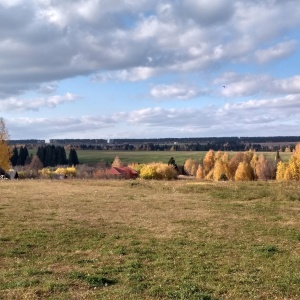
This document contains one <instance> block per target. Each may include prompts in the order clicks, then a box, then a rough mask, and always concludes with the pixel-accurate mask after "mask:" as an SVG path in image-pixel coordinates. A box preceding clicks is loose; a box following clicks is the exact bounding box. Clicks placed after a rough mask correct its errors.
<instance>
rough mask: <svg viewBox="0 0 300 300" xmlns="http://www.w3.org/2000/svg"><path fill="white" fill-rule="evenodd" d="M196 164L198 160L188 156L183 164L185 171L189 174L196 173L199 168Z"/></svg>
mask: <svg viewBox="0 0 300 300" xmlns="http://www.w3.org/2000/svg"><path fill="white" fill-rule="evenodd" d="M196 166H197V162H196V161H195V160H193V159H191V158H188V159H187V160H186V161H185V163H184V165H183V169H184V172H185V173H186V174H188V175H195V173H196V170H197V169H196Z"/></svg>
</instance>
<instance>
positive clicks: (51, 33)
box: [0, 0, 300, 140]
mask: <svg viewBox="0 0 300 300" xmlns="http://www.w3.org/2000/svg"><path fill="white" fill-rule="evenodd" d="M298 6H299V0H284V1H282V0H239V1H237V0H123V1H121V0H120V1H118V0H1V2H0V117H2V118H3V119H4V121H5V123H6V128H7V130H8V132H9V134H10V138H11V139H45V140H49V139H55V138H62V139H63V138H70V139H71V138H72V139H73V138H78V139H84V138H91V139H94V138H99V139H113V138H167V137H174V138H181V137H224V136H227V137H228V136H286V135H289V136H293V135H296V136H300V131H299V128H300V74H299V72H300V45H299V41H300V9H299V8H298Z"/></svg>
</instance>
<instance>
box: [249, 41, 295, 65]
mask: <svg viewBox="0 0 300 300" xmlns="http://www.w3.org/2000/svg"><path fill="white" fill-rule="evenodd" d="M296 45H297V42H296V41H295V40H292V41H285V42H282V43H279V44H277V45H274V46H273V47H270V48H267V49H263V50H261V49H259V50H257V51H256V52H255V58H256V60H257V61H258V62H259V63H268V62H271V61H274V60H276V59H281V58H284V57H286V56H289V55H291V54H292V53H293V51H294V50H295V48H296Z"/></svg>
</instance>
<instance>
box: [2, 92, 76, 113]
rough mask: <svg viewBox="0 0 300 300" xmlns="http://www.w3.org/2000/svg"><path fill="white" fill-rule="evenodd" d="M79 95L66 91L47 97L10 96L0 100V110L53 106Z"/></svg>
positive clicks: (74, 98)
mask: <svg viewBox="0 0 300 300" xmlns="http://www.w3.org/2000/svg"><path fill="white" fill-rule="evenodd" d="M77 99H79V97H78V96H77V95H73V94H71V93H67V94H65V95H63V96H60V95H55V96H50V97H47V98H36V99H19V98H15V97H10V98H7V99H2V100H0V110H1V111H3V112H4V111H7V112H8V111H28V110H33V111H38V110H39V109H40V108H43V107H50V108H54V107H57V106H58V105H61V104H64V103H69V102H74V101H76V100H77Z"/></svg>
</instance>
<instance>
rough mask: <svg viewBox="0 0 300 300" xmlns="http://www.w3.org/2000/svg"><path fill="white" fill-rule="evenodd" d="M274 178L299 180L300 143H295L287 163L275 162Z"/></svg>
mask: <svg viewBox="0 0 300 300" xmlns="http://www.w3.org/2000/svg"><path fill="white" fill-rule="evenodd" d="M283 174H284V175H283ZM276 179H277V180H282V179H284V180H300V144H297V145H296V147H295V150H294V152H293V154H292V156H291V158H290V160H289V162H288V164H283V163H281V162H279V163H278V164H277V174H276Z"/></svg>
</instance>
